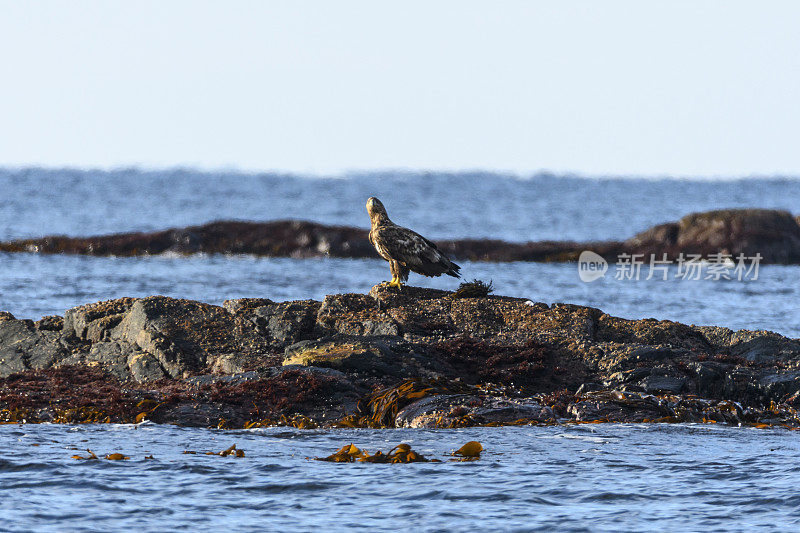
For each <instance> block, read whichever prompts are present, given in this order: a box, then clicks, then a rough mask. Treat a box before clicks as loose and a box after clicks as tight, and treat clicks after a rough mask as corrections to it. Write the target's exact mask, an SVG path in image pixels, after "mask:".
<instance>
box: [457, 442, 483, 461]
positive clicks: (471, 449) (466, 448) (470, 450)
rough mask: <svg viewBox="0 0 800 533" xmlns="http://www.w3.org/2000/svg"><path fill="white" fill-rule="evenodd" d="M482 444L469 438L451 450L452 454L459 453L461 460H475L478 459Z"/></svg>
mask: <svg viewBox="0 0 800 533" xmlns="http://www.w3.org/2000/svg"><path fill="white" fill-rule="evenodd" d="M482 451H483V446H482V445H481V443H480V442H478V441H476V440H471V441H469V442H468V443H466V444H465V445H463V446H462V447H461V448H459V449H457V450H456V451H454V452H453V455H460V456H461V457H462V458H463V459H461V460H462V461H475V460H477V459H480V457H481V452H482Z"/></svg>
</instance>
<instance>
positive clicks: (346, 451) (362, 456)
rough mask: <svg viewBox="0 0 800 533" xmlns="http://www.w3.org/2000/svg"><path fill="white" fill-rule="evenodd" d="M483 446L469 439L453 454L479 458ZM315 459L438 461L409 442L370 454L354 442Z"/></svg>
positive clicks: (338, 460)
mask: <svg viewBox="0 0 800 533" xmlns="http://www.w3.org/2000/svg"><path fill="white" fill-rule="evenodd" d="M482 450H483V447H482V446H481V443H479V442H476V441H470V442H468V443H466V444H465V445H464V446H462V447H461V448H459V449H458V450H457V451H456V452H454V453H453V455H461V457H460V458H459V459H454V460H458V461H475V460H477V459H480V454H481V451H482ZM314 460H315V461H327V462H330V463H354V462H356V461H357V462H359V463H381V464H395V463H429V462H430V463H439V462H441V461H440V460H439V459H428V458H426V457H425V456H424V455H422V454H419V453H417V452H415V451H414V450H412V449H411V445H410V444H406V443H402V444H398V445H397V446H395V447H394V448H392V449H391V450H389V453H383V452H382V451H380V450H378V451H376V452H375V453H374V454H372V455H370V454H369V453H368V452H367V451H366V450H362V449H360V448H358V447H356V446H355V445H354V444H346V445H344V446H342V447H341V448H339V449H338V450H337V451H336V452H334V453H332V454H331V455H329V456H327V457H316V458H315V459H314Z"/></svg>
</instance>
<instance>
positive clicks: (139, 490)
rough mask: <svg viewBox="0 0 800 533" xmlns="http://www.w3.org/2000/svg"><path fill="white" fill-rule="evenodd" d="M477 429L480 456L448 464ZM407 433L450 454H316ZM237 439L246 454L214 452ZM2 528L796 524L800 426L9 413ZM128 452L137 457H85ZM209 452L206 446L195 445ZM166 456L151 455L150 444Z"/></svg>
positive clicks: (0, 464)
mask: <svg viewBox="0 0 800 533" xmlns="http://www.w3.org/2000/svg"><path fill="white" fill-rule="evenodd" d="M469 440H477V441H479V442H481V443H482V444H483V447H484V452H483V453H482V455H481V459H480V460H478V461H474V462H467V463H463V462H449V461H448V459H449V454H450V453H451V452H452V451H453V450H456V449H458V448H459V447H460V446H461V445H462V444H464V443H465V442H467V441H469ZM401 442H405V443H409V444H410V445H411V447H412V448H413V449H414V450H415V451H417V452H418V453H421V454H423V455H424V456H426V457H427V458H429V459H432V458H436V459H441V460H442V461H443V462H441V463H414V464H405V465H392V464H388V465H382V464H366V463H352V464H347V463H345V464H337V463H327V462H318V461H313V460H310V459H309V458H313V457H324V456H327V455H330V454H331V453H333V452H334V451H336V449H338V448H340V447H341V446H343V445H345V444H349V443H353V444H355V445H356V446H358V447H360V448H363V449H366V450H367V451H369V452H370V453H374V452H375V451H376V450H382V451H383V452H387V451H389V450H390V449H391V448H393V447H394V446H395V445H397V444H399V443H401ZM232 444H236V445H237V447H238V448H239V449H242V450H244V451H245V457H243V458H232V457H219V456H207V455H203V453H204V452H207V451H212V452H219V451H220V450H224V449H226V448H228V447H229V446H230V445H232ZM0 448H2V450H3V455H2V457H0V480H1V481H2V482H1V483H0V511H2V517H3V520H2V522H0V529H2V530H3V531H70V532H83V531H87V532H88V531H221V530H230V531H312V530H318V531H352V530H360V531H380V532H383V531H386V532H393V531H564V532H567V531H659V532H660V531H703V532H705V533H708V532H714V531H754V530H763V531H797V529H798V527H800V493H798V491H797V479H798V476H800V465H798V464H797V461H796V460H787V458H789V457H791V458H793V459H794V458H796V457H797V455H798V454H800V441H799V440H798V438H797V435H796V434H795V433H792V432H790V431H788V430H781V429H770V430H757V429H751V428H733V427H718V426H714V425H669V424H653V425H641V424H640V425H614V424H600V425H583V426H562V427H507V428H473V429H459V430H420V429H417V430H409V429H402V430H401V429H397V430H329V431H317V430H294V429H291V430H287V429H285V428H271V429H259V430H249V431H244V430H242V431H218V430H204V429H185V428H177V427H168V426H167V427H160V426H156V425H150V424H147V423H145V424H144V425H140V426H139V427H137V426H133V425H104V426H103V425H100V426H97V425H86V426H72V427H70V426H53V425H38V426H0ZM86 449H90V450H92V451H93V452H94V453H95V454H97V455H98V456H100V457H103V456H105V455H106V454H109V453H123V454H124V455H126V456H128V457H130V459H129V460H127V461H107V460H98V461H80V460H75V459H72V458H71V456H72V455H81V456H86V455H88V454H87V452H86V451H85V450H86ZM186 450H188V451H196V452H199V454H198V455H187V454H183V453H182V452H183V451H186ZM151 455H152V456H153V459H150V460H146V459H145V456H151Z"/></svg>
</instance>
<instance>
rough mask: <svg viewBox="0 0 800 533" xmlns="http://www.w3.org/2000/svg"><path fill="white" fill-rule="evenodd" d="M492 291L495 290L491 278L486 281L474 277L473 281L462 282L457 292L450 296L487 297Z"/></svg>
mask: <svg viewBox="0 0 800 533" xmlns="http://www.w3.org/2000/svg"><path fill="white" fill-rule="evenodd" d="M492 291H494V287H493V286H492V281H491V280H489V283H486V282H485V281H481V280H479V279H473V280H472V281H464V282H462V283H461V284H460V285H459V286H458V288H457V289H456V290H455V292H453V294H451V295H450V298H453V299H458V298H485V297H486V296H489V295H490V294H491V293H492Z"/></svg>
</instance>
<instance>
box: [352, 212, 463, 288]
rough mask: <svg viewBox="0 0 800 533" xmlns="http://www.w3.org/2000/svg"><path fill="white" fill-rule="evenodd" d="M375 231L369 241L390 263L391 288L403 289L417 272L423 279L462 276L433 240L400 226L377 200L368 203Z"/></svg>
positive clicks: (458, 267) (456, 266) (458, 268)
mask: <svg viewBox="0 0 800 533" xmlns="http://www.w3.org/2000/svg"><path fill="white" fill-rule="evenodd" d="M367 213H369V218H370V221H371V222H372V229H371V230H370V232H369V242H371V243H372V245H373V246H374V247H375V249H376V250H377V251H378V253H379V254H380V256H381V257H383V258H384V259H386V260H387V261H389V269H390V270H391V272H392V281H390V282H388V283H389V286H390V287H397V288H398V289H399V288H401V287H402V285H403V283H404V282H405V281H408V273H409V271H411V272H416V273H417V274H422V275H423V276H430V277H434V276H441V275H442V274H447V275H448V276H453V277H454V278H458V277H461V275H460V274H459V273H458V271H459V270H460V269H461V267H460V266H458V265H457V264H455V263H453V262H452V261H450V259H448V258H447V257H446V256H445V255H444V254H443V253H442V252H440V251H439V249H438V248H437V247H436V245H435V244H433V243H432V242H431V241H429V240H428V239H426V238H425V237H423V236H422V235H420V234H419V233H417V232H415V231H411V230H410V229H408V228H404V227H402V226H398V225H397V224H395V223H394V222H392V221H391V220H389V216H388V215H387V214H386V208H385V207H383V204H382V203H381V201H380V200H378V199H377V198H375V197H372V198H370V199H369V200H367Z"/></svg>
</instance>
